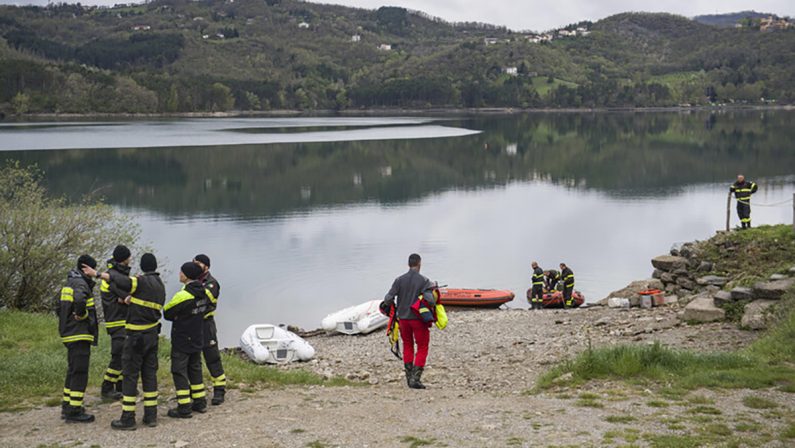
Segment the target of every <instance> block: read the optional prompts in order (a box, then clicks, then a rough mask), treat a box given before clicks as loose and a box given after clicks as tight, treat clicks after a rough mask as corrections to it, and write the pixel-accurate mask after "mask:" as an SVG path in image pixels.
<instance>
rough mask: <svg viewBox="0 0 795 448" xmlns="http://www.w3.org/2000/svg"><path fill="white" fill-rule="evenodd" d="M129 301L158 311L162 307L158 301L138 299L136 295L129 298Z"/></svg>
mask: <svg viewBox="0 0 795 448" xmlns="http://www.w3.org/2000/svg"><path fill="white" fill-rule="evenodd" d="M130 303H134V304H136V305H138V306H143V307H145V308H151V309H153V310H158V311H160V310H162V309H163V305H161V304H159V303H155V302H150V301H148V300H143V299H139V298H137V297H132V298H130Z"/></svg>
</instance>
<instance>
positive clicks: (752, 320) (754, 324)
mask: <svg viewBox="0 0 795 448" xmlns="http://www.w3.org/2000/svg"><path fill="white" fill-rule="evenodd" d="M776 303H778V301H776V300H754V301H753V302H751V303H749V304H748V305H746V306H745V313H744V314H743V318H742V319H741V320H740V325H741V326H742V327H743V328H748V329H750V330H764V329H766V328H767V327H768V325H769V324H770V321H771V316H770V313H769V312H768V309H769V308H770V307H771V306H773V305H775V304H776Z"/></svg>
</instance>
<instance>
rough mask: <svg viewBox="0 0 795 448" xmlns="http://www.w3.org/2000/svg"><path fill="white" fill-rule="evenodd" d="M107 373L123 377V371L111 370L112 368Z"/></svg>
mask: <svg viewBox="0 0 795 448" xmlns="http://www.w3.org/2000/svg"><path fill="white" fill-rule="evenodd" d="M105 372H106V373H109V374H111V375H121V370H116V369H111V368H110V367H108V368H107V370H105Z"/></svg>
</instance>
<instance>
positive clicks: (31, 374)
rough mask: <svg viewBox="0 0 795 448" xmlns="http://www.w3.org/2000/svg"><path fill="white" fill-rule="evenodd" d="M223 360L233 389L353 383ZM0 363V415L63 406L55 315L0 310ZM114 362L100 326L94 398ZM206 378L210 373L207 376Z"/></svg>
mask: <svg viewBox="0 0 795 448" xmlns="http://www.w3.org/2000/svg"><path fill="white" fill-rule="evenodd" d="M170 350H171V344H170V343H169V341H168V339H165V338H161V340H160V349H159V358H160V359H159V361H160V369H159V370H158V381H159V389H160V391H161V397H162V398H164V399H165V398H168V395H170V394H171V391H172V390H173V382H172V379H171V373H170V371H169V366H170V365H171V361H170V358H169V353H170ZM221 356H222V359H223V364H224V370H225V371H226V376H227V378H228V381H229V386H228V387H229V388H236V387H237V385H238V384H239V383H244V384H246V385H247V386H248V387H249V388H253V387H279V386H286V385H307V384H324V385H329V386H337V385H343V384H350V383H349V382H347V381H346V380H344V379H342V378H335V379H331V380H324V379H323V378H322V377H320V376H318V375H315V374H313V373H310V372H307V371H305V370H289V371H285V370H281V369H277V368H274V367H266V366H260V365H256V364H254V363H251V362H248V361H244V360H243V359H241V358H239V357H237V356H233V355H228V354H225V353H224V354H222V355H221ZM0 359H2V362H0V412H7V411H14V410H22V409H28V408H30V407H34V406H40V405H47V406H56V405H59V404H60V402H61V401H60V396H61V391H62V389H63V381H64V375H65V373H66V349H65V347H64V346H63V344H62V343H61V341H60V337H59V336H58V321H57V319H56V317H55V316H54V315H48V314H33V313H26V312H19V311H8V310H3V311H0ZM109 360H110V339H109V338H108V335H107V334H106V333H105V330H104V328H100V335H99V344H98V346H97V347H92V350H91V364H90V370H89V394H92V393H94V392H92V391H91V388H92V387H98V386H99V385H100V383H101V382H102V376H103V374H104V370H105V368H106V367H107V365H108V361H109ZM207 379H209V375H208V374H207V373H206V372H205V380H207ZM96 395H99V394H98V392H96Z"/></svg>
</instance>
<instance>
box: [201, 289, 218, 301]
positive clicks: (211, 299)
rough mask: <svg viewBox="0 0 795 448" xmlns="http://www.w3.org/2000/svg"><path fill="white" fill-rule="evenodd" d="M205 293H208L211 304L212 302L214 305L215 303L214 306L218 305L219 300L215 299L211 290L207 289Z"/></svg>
mask: <svg viewBox="0 0 795 448" xmlns="http://www.w3.org/2000/svg"><path fill="white" fill-rule="evenodd" d="M204 291H205V292H206V293H207V298H209V299H210V302H212V303H214V304H215V303H218V299H216V298H215V296H214V295H213V293H212V292H210V290H209V289H207V288H204Z"/></svg>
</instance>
